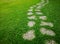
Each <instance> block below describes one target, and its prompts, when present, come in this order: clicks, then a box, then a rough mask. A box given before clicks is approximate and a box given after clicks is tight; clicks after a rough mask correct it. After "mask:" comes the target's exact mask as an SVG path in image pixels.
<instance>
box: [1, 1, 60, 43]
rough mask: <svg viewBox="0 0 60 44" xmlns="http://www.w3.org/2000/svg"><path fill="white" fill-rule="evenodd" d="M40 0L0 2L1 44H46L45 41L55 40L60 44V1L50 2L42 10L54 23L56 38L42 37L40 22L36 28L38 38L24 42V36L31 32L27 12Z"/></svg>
mask: <svg viewBox="0 0 60 44" xmlns="http://www.w3.org/2000/svg"><path fill="white" fill-rule="evenodd" d="M37 2H39V0H13V1H12V0H10V1H7V0H0V44H44V40H46V39H47V40H48V39H53V40H55V41H56V42H57V43H58V44H60V13H59V12H60V1H59V0H49V4H48V5H47V6H45V7H43V8H42V11H43V12H44V13H45V15H46V16H47V17H48V20H47V21H49V22H53V23H54V27H53V28H50V27H47V28H49V29H52V30H53V31H54V32H55V33H56V36H55V37H51V36H47V35H42V34H40V32H39V28H40V27H39V26H38V25H39V24H38V22H39V20H37V21H36V22H37V25H36V26H35V27H34V30H35V34H36V38H35V39H34V40H32V41H28V40H24V39H23V38H22V34H24V33H25V32H27V31H28V30H30V29H29V28H28V26H27V22H28V21H29V20H28V19H27V10H28V9H29V7H30V6H32V5H34V4H36V3H37Z"/></svg>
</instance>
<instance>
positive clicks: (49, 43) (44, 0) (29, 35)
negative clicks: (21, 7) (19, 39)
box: [23, 0, 57, 44]
mask: <svg viewBox="0 0 60 44" xmlns="http://www.w3.org/2000/svg"><path fill="white" fill-rule="evenodd" d="M48 3H49V1H48V0H41V2H40V3H37V4H36V5H33V6H32V7H30V8H29V9H28V12H27V15H28V17H27V18H28V19H29V21H28V23H27V26H29V28H32V27H34V26H35V24H36V22H35V21H34V20H38V18H39V19H40V20H41V23H40V24H39V25H40V26H42V27H41V28H40V29H39V31H40V33H41V34H43V35H49V36H53V37H54V36H55V35H56V33H55V32H54V31H52V30H51V29H47V28H44V27H43V26H49V27H51V28H52V27H54V25H53V23H52V22H47V19H48V17H47V16H45V15H44V13H43V12H42V11H41V8H42V7H44V6H45V5H47V4H48ZM34 14H36V15H34ZM37 16H39V17H38V18H37ZM34 38H35V30H33V29H32V30H29V31H27V32H26V33H24V34H23V39H25V40H33V39H34ZM45 44H57V43H56V42H55V41H54V40H46V43H45Z"/></svg>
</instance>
